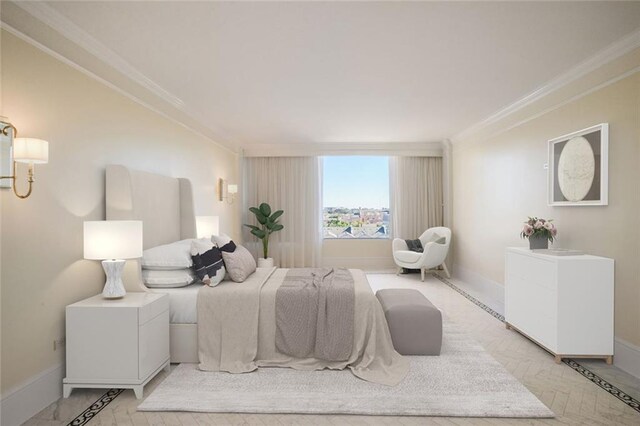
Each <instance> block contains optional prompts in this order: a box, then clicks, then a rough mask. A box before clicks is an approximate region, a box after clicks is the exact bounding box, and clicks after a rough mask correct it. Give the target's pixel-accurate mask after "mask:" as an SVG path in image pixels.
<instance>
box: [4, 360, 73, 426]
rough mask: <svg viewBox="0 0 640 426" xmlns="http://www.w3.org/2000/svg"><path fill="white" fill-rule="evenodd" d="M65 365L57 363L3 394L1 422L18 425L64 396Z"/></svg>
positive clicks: (5, 424)
mask: <svg viewBox="0 0 640 426" xmlns="http://www.w3.org/2000/svg"><path fill="white" fill-rule="evenodd" d="M63 377H64V366H63V365H62V364H59V365H55V366H53V367H51V368H48V369H47V370H45V371H43V372H42V373H39V374H37V375H35V376H33V377H32V378H30V379H29V380H27V381H26V382H24V383H22V384H21V385H19V386H16V387H15V388H13V389H11V390H9V391H8V392H6V393H5V395H2V400H1V401H0V423H1V424H2V426H14V425H15V426H17V425H20V424H22V423H24V422H26V421H27V420H29V419H30V418H31V417H33V416H35V415H36V414H38V413H39V412H40V411H42V410H43V409H45V408H46V407H47V406H49V405H50V404H52V403H54V402H55V401H57V400H58V399H60V398H61V397H62V379H63Z"/></svg>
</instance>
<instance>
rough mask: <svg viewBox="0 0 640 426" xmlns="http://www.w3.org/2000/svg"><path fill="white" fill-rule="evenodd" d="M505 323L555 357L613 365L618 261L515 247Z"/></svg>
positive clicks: (509, 257) (510, 254)
mask: <svg viewBox="0 0 640 426" xmlns="http://www.w3.org/2000/svg"><path fill="white" fill-rule="evenodd" d="M505 262H506V263H505V320H506V326H507V328H513V329H515V330H516V331H518V332H520V333H521V334H524V335H525V336H526V337H528V338H530V339H531V340H533V341H535V342H536V343H538V344H539V345H540V346H542V347H543V348H545V349H546V350H547V351H549V352H551V353H552V354H553V355H554V356H555V360H556V362H558V363H559V362H561V360H562V358H603V359H605V360H606V362H607V363H608V364H611V363H612V362H613V339H614V336H613V297H614V288H613V286H614V279H613V274H614V261H613V259H608V258H605V257H598V256H590V255H580V256H553V255H548V254H540V253H536V252H534V251H531V250H529V249H526V248H519V247H518V248H516V247H510V248H507V250H506V259H505Z"/></svg>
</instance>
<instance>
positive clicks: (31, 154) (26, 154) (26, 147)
mask: <svg viewBox="0 0 640 426" xmlns="http://www.w3.org/2000/svg"><path fill="white" fill-rule="evenodd" d="M13 161H17V162H18V163H31V164H45V163H48V162H49V142H47V141H44V140H42V139H35V138H15V139H14V140H13Z"/></svg>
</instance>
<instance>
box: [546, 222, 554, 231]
mask: <svg viewBox="0 0 640 426" xmlns="http://www.w3.org/2000/svg"><path fill="white" fill-rule="evenodd" d="M544 227H545V229H547V230H549V231H551V230H552V229H553V228H555V226H553V223H551V222H545V224H544Z"/></svg>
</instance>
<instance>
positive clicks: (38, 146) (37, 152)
mask: <svg viewBox="0 0 640 426" xmlns="http://www.w3.org/2000/svg"><path fill="white" fill-rule="evenodd" d="M10 131H12V135H13V174H12V175H10V176H0V179H11V180H12V187H13V193H14V194H16V196H17V197H18V198H23V199H24V198H27V197H28V196H29V195H31V190H32V189H33V187H32V186H33V182H34V181H35V179H34V178H33V175H34V164H46V163H48V162H49V142H47V141H44V140H42V139H35V138H18V137H16V136H18V130H17V129H16V128H15V126H13V124H10V123H8V124H6V125H5V126H4V127H3V128H2V129H1V130H0V133H2V135H4V136H9V132H10ZM18 163H27V164H28V165H29V171H28V175H27V182H28V183H29V188H28V189H27V193H26V194H19V193H18V190H17V188H16V176H17V170H18Z"/></svg>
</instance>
